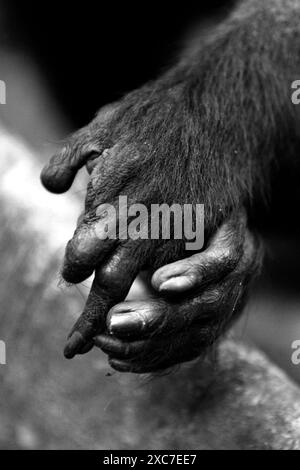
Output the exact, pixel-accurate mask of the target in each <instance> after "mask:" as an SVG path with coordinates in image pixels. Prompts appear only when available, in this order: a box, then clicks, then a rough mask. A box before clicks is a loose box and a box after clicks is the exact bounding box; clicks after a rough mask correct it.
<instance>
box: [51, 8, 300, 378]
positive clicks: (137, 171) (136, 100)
mask: <svg viewBox="0 0 300 470" xmlns="http://www.w3.org/2000/svg"><path fill="white" fill-rule="evenodd" d="M299 24H300V2H299V1H298V0H286V1H284V0H266V1H263V2H262V1H260V0H244V1H241V2H239V3H238V5H237V6H236V7H235V9H234V11H232V13H231V14H230V15H229V17H228V18H227V19H226V20H225V21H224V22H223V23H222V24H221V25H219V26H217V27H216V29H215V31H214V32H213V33H212V34H211V35H209V36H208V37H206V38H205V40H203V41H200V40H199V44H196V45H195V41H194V46H193V49H192V50H189V51H185V53H184V54H183V56H182V57H181V59H180V60H179V61H178V63H177V64H176V65H175V66H174V67H173V68H172V69H170V70H169V71H168V72H167V73H165V74H163V75H162V76H161V77H160V78H159V79H157V80H156V81H153V82H151V83H148V84H146V85H145V86H143V87H142V88H141V89H139V90H136V91H133V92H131V93H129V94H128V95H127V96H125V97H124V98H123V99H122V100H121V101H120V102H118V103H114V104H112V105H110V106H107V107H105V108H103V109H102V110H100V112H99V113H98V115H97V116H96V118H95V119H94V120H93V121H92V122H91V123H90V124H89V125H88V126H87V127H85V128H83V129H81V130H80V131H79V132H77V133H76V134H74V135H73V136H72V137H71V138H70V140H69V141H68V143H67V144H66V145H65V146H64V148H63V149H62V150H61V151H60V152H59V153H58V154H57V155H55V156H54V157H53V158H52V160H51V162H50V163H49V165H48V166H47V167H46V168H45V169H44V171H43V173H42V181H43V183H44V185H45V186H46V187H47V188H48V189H49V190H51V191H53V192H57V193H60V192H63V191H66V190H68V189H69V188H70V186H71V184H72V182H73V179H74V177H75V175H76V173H77V171H78V170H79V169H80V168H81V167H83V166H84V165H87V167H88V169H89V171H90V173H91V178H90V183H89V185H88V190H87V197H86V206H85V215H84V217H83V218H82V219H81V223H80V225H79V226H78V227H77V229H76V232H75V234H74V237H73V239H72V240H71V241H70V242H69V244H68V246H67V250H66V256H65V262H64V267H63V277H64V278H65V279H66V280H67V281H68V282H74V283H78V282H81V281H83V280H84V279H86V278H87V277H88V276H90V275H91V274H92V273H93V272H94V271H95V280H94V283H93V286H92V289H91V293H90V296H89V298H88V301H87V304H86V308H85V310H84V313H83V315H82V316H81V317H80V319H79V320H78V322H77V323H76V325H75V327H74V328H73V330H72V333H71V335H70V338H69V340H68V343H67V346H66V349H65V354H66V356H67V357H70V358H71V357H73V356H74V355H75V354H78V353H83V352H86V351H88V350H89V349H90V348H91V347H92V346H93V344H94V343H95V338H96V337H97V339H96V343H97V345H98V346H100V347H102V348H103V349H104V350H105V351H106V352H107V353H108V354H109V355H110V356H111V357H112V350H113V353H114V355H115V357H117V355H119V356H120V357H121V359H127V358H128V355H129V356H131V355H137V354H140V351H141V349H142V348H141V343H138V341H139V340H142V339H143V338H144V336H145V335H147V334H148V335H150V334H151V335H152V337H153V341H154V340H155V338H154V335H156V334H157V335H158V336H157V339H156V340H155V341H157V344H158V345H159V348H160V349H161V347H162V345H163V341H164V340H163V339H162V338H164V337H165V336H166V333H168V332H169V334H170V335H172V336H173V337H174V340H175V344H178V343H179V342H180V341H182V344H183V345H186V346H183V348H179V347H178V348H177V347H176V350H175V348H174V351H173V350H168V360H165V361H155V360H153V357H152V358H151V354H149V355H147V354H146V353H145V355H144V364H143V366H144V369H145V370H147V368H148V367H149V368H152V369H153V368H155V367H156V368H161V367H165V365H166V364H167V365H168V364H172V363H177V362H181V361H182V360H187V359H189V358H190V357H191V356H195V355H199V354H201V352H202V351H204V350H205V349H206V348H207V347H208V346H209V345H211V344H212V342H213V341H215V339H216V338H217V337H218V336H219V335H220V334H221V333H222V332H223V331H225V330H226V328H227V327H228V325H230V323H231V321H232V318H233V315H232V312H233V310H232V309H233V307H234V306H236V308H237V311H240V309H241V306H242V304H243V302H240V301H239V299H243V298H244V294H245V292H246V290H247V289H246V287H247V285H248V280H249V279H250V278H251V277H252V275H253V273H254V272H255V271H256V268H255V269H254V267H256V266H258V265H259V262H258V258H259V256H258V254H257V253H258V251H259V250H258V251H257V247H256V246H255V243H254V241H253V240H254V238H253V236H252V235H251V234H250V232H249V229H248V228H247V223H246V218H245V217H244V216H243V215H241V213H242V212H243V211H244V210H246V213H248V212H249V211H250V209H251V205H252V203H253V202H255V200H256V199H258V198H266V195H267V194H268V186H269V184H268V183H269V176H270V173H271V169H272V162H273V161H275V160H276V156H278V157H279V159H280V157H282V156H283V155H284V158H289V157H292V156H293V154H294V151H295V143H296V141H297V140H298V134H297V127H298V125H299V114H297V113H298V108H297V107H296V106H294V105H293V104H292V102H291V97H290V87H291V83H292V81H293V80H294V79H295V78H296V77H297V73H298V74H299V73H300V70H299V69H300V66H299V58H300V49H299V44H300V41H299V40H300V32H299ZM120 195H126V196H127V197H128V200H129V201H130V202H139V203H143V204H145V205H146V206H147V207H150V206H151V204H154V203H156V204H161V203H167V204H170V205H171V204H173V203H178V204H180V205H183V204H188V203H190V204H196V203H201V204H204V206H205V235H206V246H205V250H210V246H211V243H214V242H213V240H216V238H217V237H218V233H220V232H219V231H222V230H226V229H225V228H224V227H226V224H227V226H230V234H231V236H232V237H233V238H232V240H233V242H232V245H233V246H234V249H233V251H234V252H237V253H239V257H238V256H237V257H236V259H238V261H236V259H235V261H236V262H232V264H230V266H228V265H227V269H225V271H224V265H223V262H222V261H223V260H222V258H220V260H218V261H215V262H214V266H215V269H210V268H207V269H206V268H205V266H206V264H207V262H206V260H205V255H203V260H202V261H203V263H204V264H203V269H202V267H201V261H200V260H201V259H202V258H197V259H198V260H199V261H200V265H199V266H198V273H201V275H200V276H199V279H200V284H201V288H200V287H199V286H198V287H199V289H198V290H197V289H196V290H194V291H193V289H192V291H193V295H191V294H185V295H184V296H182V297H180V301H179V300H178V301H177V300H175V301H172V302H171V301H170V298H169V297H168V296H165V295H164V294H163V292H160V294H161V296H162V298H161V299H160V300H159V301H158V302H156V303H155V301H154V303H153V304H152V310H151V311H152V313H151V315H150V316H151V318H152V315H153V317H154V318H155V321H154V324H155V325H157V328H156V329H155V332H154V331H151V328H152V325H151V327H149V328H150V330H149V331H148V332H146V331H145V330H144V331H140V332H139V334H135V335H134V336H135V338H134V339H132V338H131V341H135V344H134V347H132V348H129V347H128V345H126V344H125V343H124V341H123V343H122V344H121V343H118V341H120V338H117V337H113V336H112V337H111V336H110V337H106V339H105V337H104V336H103V334H104V335H107V332H108V330H111V331H110V332H111V333H112V332H114V333H115V327H113V326H112V325H111V319H112V318H114V317H115V315H114V314H115V313H117V312H122V313H125V312H127V314H126V315H124V318H126V319H127V321H128V323H129V326H128V328H129V329H130V328H131V327H130V323H131V321H132V311H136V310H139V309H140V308H141V311H142V310H143V308H142V307H141V306H139V307H137V306H135V308H133V309H131V310H130V312H131V314H130V315H128V311H127V310H126V309H128V308H131V307H125V308H124V305H122V306H121V307H120V306H116V304H118V303H119V302H121V301H123V300H124V299H125V297H126V295H127V293H128V291H129V289H130V286H131V284H132V282H133V280H134V278H135V277H136V276H137V274H138V273H139V272H140V271H141V270H142V269H148V268H151V269H154V270H155V269H158V268H160V267H162V266H163V265H165V264H167V263H173V262H176V261H178V260H180V259H183V258H185V257H187V255H188V254H189V255H190V254H191V253H186V251H185V249H184V243H182V240H170V241H169V242H168V243H166V241H165V240H146V241H145V240H136V241H133V240H118V239H116V240H111V239H107V240H99V237H97V234H96V229H95V227H96V226H97V227H98V226H99V224H100V225H101V223H103V224H105V223H106V222H107V221H106V220H105V215H104V214H100V216H99V213H98V212H97V208H99V206H101V205H102V204H105V203H109V204H113V205H116V204H117V198H118V196H120ZM225 239H226V237H225ZM224 247H225V248H224V250H225V251H226V242H224ZM250 247H251V248H250ZM204 253H205V251H204ZM196 256H200V257H201V254H200V255H196ZM241 260H242V261H241ZM239 262H242V266H243V268H241V266H240V265H239ZM174 266H176V265H173V267H174ZM170 269H172V268H170ZM156 276H158V274H156ZM206 276H207V278H206ZM155 279H157V277H154V283H155ZM244 279H246V282H244V281H243V280H244ZM198 283H199V281H196V283H195V286H196V285H198ZM211 286H214V287H211ZM216 286H217V287H216ZM192 287H194V284H192ZM216 288H217V292H218V294H217V293H216V291H215V290H213V294H212V292H211V289H216ZM210 295H211V296H212V298H213V300H212V302H211V308H209V307H207V305H206V304H207V303H210V302H207V299H210ZM236 299H237V301H236ZM170 305H172V307H170ZM172 308H174V311H175V312H176V313H174V315H173V318H172V320H171V314H169V312H171V310H172ZM110 309H113V310H112V311H111V312H110V313H109V310H110ZM108 313H109V314H108ZM124 318H123V320H122V324H123V326H122V328H124ZM195 319H197V321H196V323H197V324H198V325H199V324H201V328H200V329H199V328H198V329H197V328H196V330H195V328H194V323H195ZM150 323H151V324H152V320H151V321H150ZM146 324H147V321H146ZM125 329H126V327H125ZM163 330H164V333H163V334H160V332H161V333H162V332H163ZM195 331H196V332H195ZM189 335H190V341H189V340H188V336H189ZM115 336H116V335H115ZM160 336H161V338H160ZM188 344H191V348H190V349H191V351H188ZM123 346H124V347H123ZM185 348H187V349H185ZM150 349H151V348H150ZM154 349H155V348H154ZM169 349H170V348H169ZM182 349H184V351H186V353H183V351H182ZM124 350H126V352H128V355H127V354H125V353H124ZM151 350H152V349H151ZM178 351H179V352H178ZM172 357H173V359H172ZM153 364H154V366H153ZM112 365H113V366H115V367H117V368H121V367H120V363H117V362H116V361H115V362H112ZM126 367H127V366H126ZM132 368H133V369H136V370H138V371H140V370H141V369H140V365H139V364H138V365H137V366H136V367H135V365H134V366H133V367H132Z"/></svg>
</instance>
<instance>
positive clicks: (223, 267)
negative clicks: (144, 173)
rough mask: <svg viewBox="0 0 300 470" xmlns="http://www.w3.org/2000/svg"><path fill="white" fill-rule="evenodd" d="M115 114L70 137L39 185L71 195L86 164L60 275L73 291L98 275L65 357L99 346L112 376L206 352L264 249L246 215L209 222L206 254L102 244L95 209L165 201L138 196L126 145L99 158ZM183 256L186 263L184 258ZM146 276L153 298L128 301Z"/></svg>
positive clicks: (158, 243)
mask: <svg viewBox="0 0 300 470" xmlns="http://www.w3.org/2000/svg"><path fill="white" fill-rule="evenodd" d="M113 110H114V107H110V108H105V109H104V110H103V111H101V112H100V114H99V115H98V117H97V118H96V120H95V121H93V122H92V123H91V125H90V126H88V127H86V128H84V129H83V130H81V131H79V132H78V133H76V134H75V135H74V136H73V137H71V139H70V141H69V143H68V145H67V146H66V147H65V148H64V149H63V150H62V151H61V152H60V153H59V154H57V155H55V156H54V157H53V158H52V160H51V162H50V163H49V165H48V166H47V167H46V168H45V169H44V171H43V173H42V181H43V183H44V185H45V186H46V187H47V188H48V189H49V190H51V191H54V192H57V193H59V192H62V191H64V190H67V189H68V188H69V187H70V185H71V183H72V181H73V178H74V176H75V174H76V172H77V171H78V169H79V168H80V167H81V166H82V165H84V164H86V166H87V169H88V171H89V173H90V183H89V185H88V190H87V197H86V207H85V213H84V214H83V216H81V217H80V219H79V222H78V227H77V229H76V231H75V234H74V237H73V239H72V240H71V241H70V242H69V244H68V246H67V250H66V255H65V261H64V266H63V271H62V275H63V277H64V279H65V280H66V281H68V282H74V283H78V282H82V281H84V280H85V279H86V278H87V277H89V276H90V275H91V274H92V273H93V271H95V278H94V282H93V286H92V289H91V292H90V295H89V297H88V300H87V303H86V306H85V309H84V312H83V314H82V315H81V317H80V318H79V320H78V321H77V323H76V325H75V326H74V328H73V330H72V332H71V334H70V336H69V339H68V343H67V345H66V348H65V356H66V357H67V358H72V357H74V356H75V355H76V354H83V353H86V352H88V351H89V350H90V349H91V348H92V347H93V346H94V345H96V346H97V347H99V348H101V349H102V350H103V351H104V352H105V353H106V354H107V355H108V356H109V362H110V364H111V366H112V367H113V368H115V369H117V370H119V371H123V372H128V371H130V372H137V373H145V372H152V371H156V370H160V369H165V368H168V367H170V366H173V365H175V364H178V363H181V362H184V361H188V360H191V359H194V358H195V357H197V356H199V355H201V354H203V353H205V351H206V350H207V348H208V347H209V346H211V345H212V344H213V342H214V341H215V340H216V339H217V338H218V337H219V336H220V334H221V333H222V332H224V331H225V330H226V329H227V328H228V327H229V326H230V324H231V323H232V321H233V319H234V318H235V317H236V316H237V314H238V313H240V312H241V310H242V307H243V305H244V302H245V298H246V295H247V291H248V285H249V283H250V281H251V279H252V277H253V276H254V275H255V274H256V272H257V270H258V269H259V266H260V249H259V245H258V242H257V240H256V239H255V237H254V236H253V235H251V234H250V232H249V230H248V229H247V221H246V215H245V212H244V211H243V210H240V211H236V212H234V213H232V214H231V215H229V216H228V217H226V218H225V220H224V221H222V222H221V221H220V223H218V226H217V227H216V228H215V229H214V230H212V228H211V226H212V224H210V222H211V221H208V226H209V229H208V230H207V231H206V233H207V234H208V240H207V242H206V244H205V249H204V250H203V251H202V252H200V253H195V254H192V256H191V252H184V249H183V244H182V241H178V240H170V241H169V242H166V241H164V240H154V241H153V240H135V241H134V240H110V239H106V240H100V239H99V237H97V233H98V230H99V227H101V224H103V225H104V224H105V223H106V222H107V220H106V218H105V216H104V217H103V218H102V217H101V216H100V217H99V216H98V215H97V214H96V212H97V208H98V207H99V206H100V205H102V204H104V203H112V204H113V203H114V202H115V200H116V197H117V196H118V195H124V194H125V195H127V196H128V199H129V200H130V201H134V202H136V201H137V202H140V201H142V202H143V203H145V202H146V204H148V205H149V204H150V203H151V202H158V203H162V202H166V201H165V200H161V199H159V198H158V197H157V193H155V191H154V192H153V191H152V190H153V182H150V183H149V187H150V189H149V194H147V193H148V186H147V185H146V186H145V184H143V187H141V181H140V179H139V177H138V170H139V166H138V160H137V157H136V155H135V154H131V153H130V152H129V153H126V150H127V149H128V147H129V146H130V145H129V144H127V145H126V146H125V147H124V148H123V150H122V149H121V147H118V146H117V145H115V146H114V147H113V148H112V149H110V150H107V149H106V150H104V151H103V153H102V154H101V155H99V154H100V151H101V150H100V149H99V135H100V134H101V132H103V133H105V127H104V126H105V123H106V120H108V122H110V119H111V116H112V113H114V111H113ZM97 145H98V147H97ZM153 164H155V161H154V162H153ZM125 176H126V177H125ZM124 181H126V183H124ZM142 182H143V181H142ZM172 187H173V188H174V185H172ZM176 194H177V196H178V199H177V201H179V202H180V203H184V202H186V199H184V198H185V197H186V192H185V193H184V194H183V196H182V195H181V194H180V187H179V191H178V192H177V189H176ZM182 197H183V199H182ZM184 256H189V257H188V258H184V259H180V258H182V257H184ZM168 262H171V264H169V265H166V266H164V265H165V264H166V263H168ZM149 268H150V269H151V270H152V272H153V270H155V269H158V270H157V271H156V272H154V274H153V277H152V288H153V290H152V296H151V298H150V299H148V300H147V299H145V300H142V301H138V302H137V301H131V302H124V300H125V298H126V296H127V294H128V292H129V290H130V287H131V285H132V283H133V281H134V279H135V278H136V277H137V275H138V274H139V273H140V271H142V270H144V269H149ZM120 302H121V303H120Z"/></svg>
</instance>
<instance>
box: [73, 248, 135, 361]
mask: <svg viewBox="0 0 300 470" xmlns="http://www.w3.org/2000/svg"><path fill="white" fill-rule="evenodd" d="M143 255H144V252H143V251H139V249H138V247H137V246H136V244H134V243H131V244H128V245H124V246H122V247H119V249H118V250H117V251H116V253H115V254H114V255H113V256H112V257H111V258H110V259H109V261H108V262H107V263H106V264H105V265H104V266H103V267H101V268H100V269H98V270H96V273H95V279H94V282H93V285H92V288H91V292H90V294H89V297H88V300H87V303H86V306H85V309H84V311H83V313H82V315H81V316H80V318H79V319H78V321H77V322H76V324H75V326H74V328H73V329H72V331H71V334H70V335H69V339H68V342H67V345H66V348H65V356H66V357H67V358H72V357H74V356H75V355H76V354H79V353H80V351H82V349H83V348H84V347H85V345H86V343H88V342H89V341H91V340H92V339H93V338H94V336H96V335H97V334H98V333H100V332H101V331H104V330H105V329H106V316H107V313H108V311H109V310H110V309H111V308H112V306H113V305H115V304H116V303H118V302H121V301H122V300H124V299H125V297H126V296H127V294H128V292H129V290H130V287H131V285H132V283H133V281H134V279H135V278H136V276H137V274H138V272H139V271H140V270H141V267H142V265H143V262H144V259H143Z"/></svg>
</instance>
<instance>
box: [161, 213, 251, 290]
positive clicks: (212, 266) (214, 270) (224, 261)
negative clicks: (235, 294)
mask: <svg viewBox="0 0 300 470" xmlns="http://www.w3.org/2000/svg"><path fill="white" fill-rule="evenodd" d="M245 226H246V219H245V216H244V215H243V214H242V215H240V214H239V215H238V217H237V216H233V217H232V218H231V219H229V220H228V221H227V222H226V223H224V224H223V225H222V226H221V227H220V229H219V230H218V231H217V233H216V234H215V236H214V237H213V238H212V240H211V242H210V244H209V246H208V248H207V249H206V250H205V251H203V252H202V253H197V254H194V255H192V256H190V257H189V258H186V259H183V260H180V261H177V262H175V263H171V264H169V265H167V266H163V267H162V268H160V269H158V270H157V271H156V272H155V273H154V275H153V277H152V285H153V287H154V288H155V289H157V290H158V291H159V292H163V293H167V292H185V291H187V290H190V289H193V288H199V287H204V286H207V284H209V283H211V282H215V283H216V282H218V281H219V280H220V279H222V278H223V277H224V276H226V274H228V273H229V272H230V271H232V270H233V269H234V268H235V267H236V266H237V264H238V262H239V260H240V259H241V256H242V247H243V243H244V232H245Z"/></svg>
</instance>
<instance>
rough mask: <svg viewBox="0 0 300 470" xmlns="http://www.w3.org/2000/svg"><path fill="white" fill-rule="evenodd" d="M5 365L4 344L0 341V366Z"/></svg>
mask: <svg viewBox="0 0 300 470" xmlns="http://www.w3.org/2000/svg"><path fill="white" fill-rule="evenodd" d="M5 365H6V344H5V342H4V341H0V366H5Z"/></svg>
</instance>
